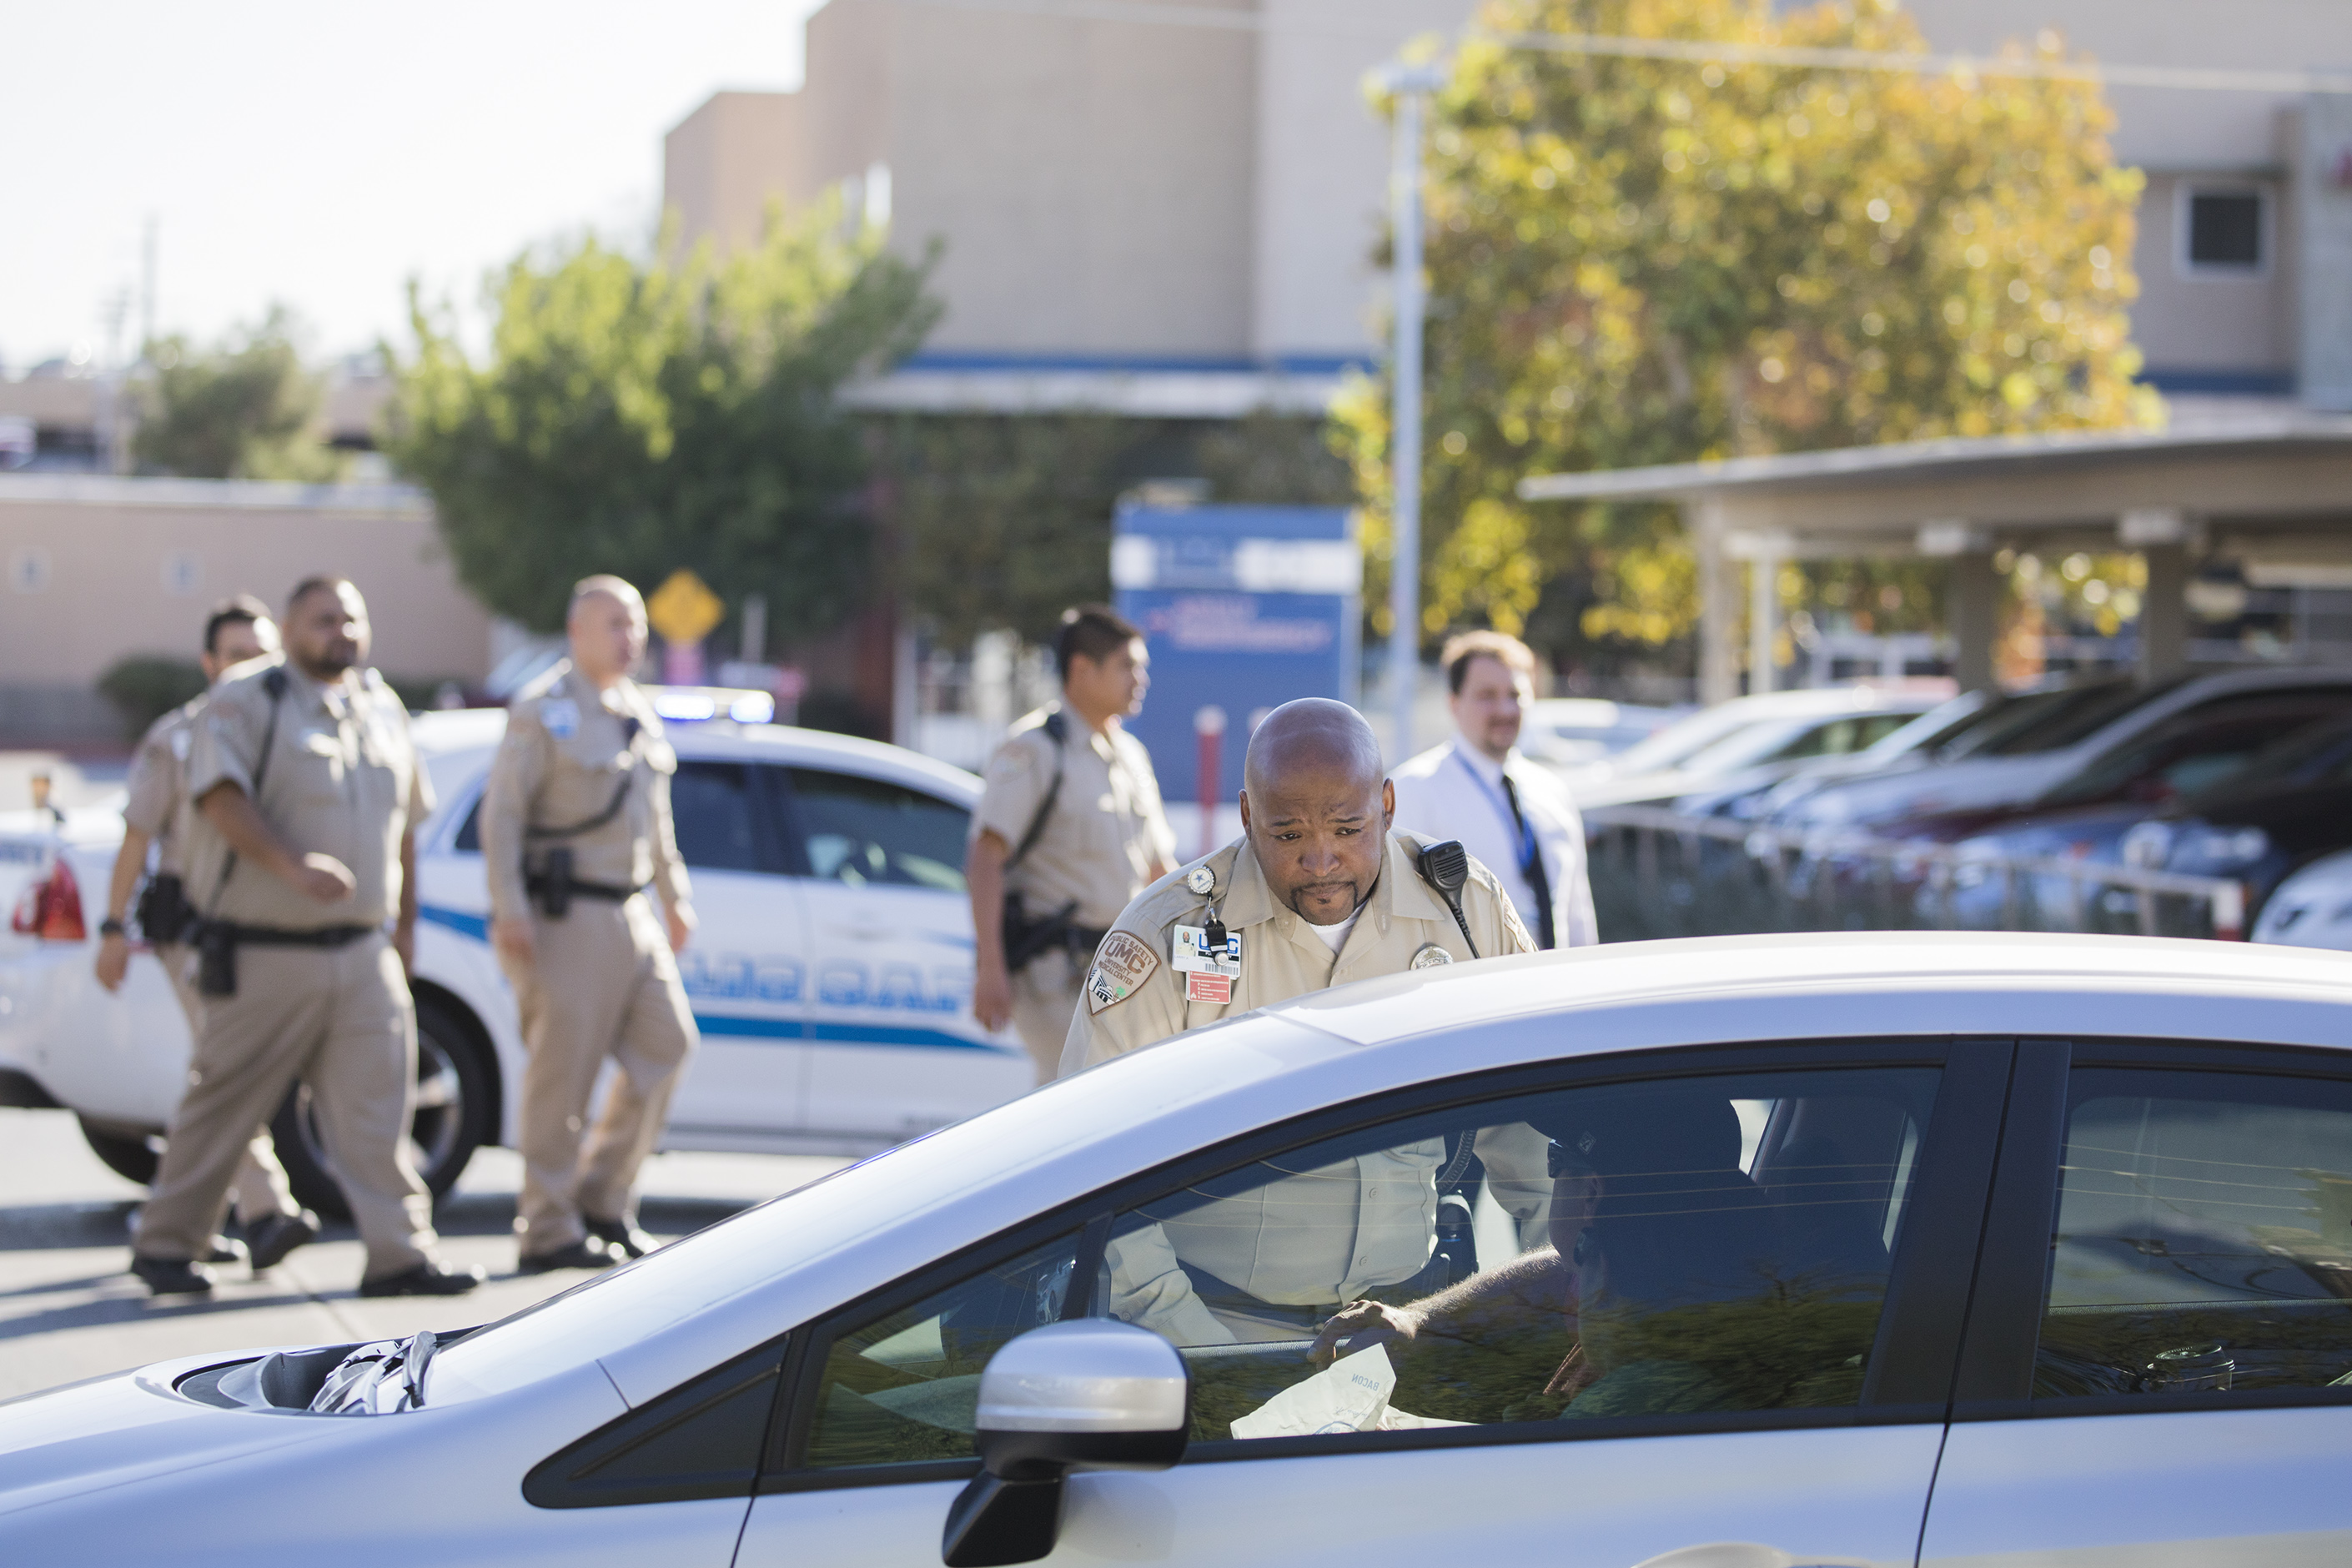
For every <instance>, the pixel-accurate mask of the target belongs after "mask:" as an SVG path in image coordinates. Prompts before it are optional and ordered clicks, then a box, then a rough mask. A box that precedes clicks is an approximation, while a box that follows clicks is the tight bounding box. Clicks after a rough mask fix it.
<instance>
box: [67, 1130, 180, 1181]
mask: <svg viewBox="0 0 2352 1568" xmlns="http://www.w3.org/2000/svg"><path fill="white" fill-rule="evenodd" d="M74 1120H76V1121H79V1122H80V1123H81V1137H82V1142H85V1143H87V1144H89V1152H91V1153H93V1154H95V1155H97V1156H98V1157H99V1159H100V1162H101V1163H104V1164H105V1166H106V1168H107V1169H108V1170H110V1171H111V1172H113V1173H115V1174H116V1175H118V1176H121V1178H123V1179H124V1180H125V1181H130V1182H137V1183H138V1184H141V1185H142V1186H144V1185H146V1184H148V1183H149V1182H152V1181H153V1180H154V1179H155V1170H156V1167H157V1166H159V1165H161V1164H162V1163H163V1151H162V1150H161V1149H159V1148H158V1147H157V1144H158V1143H159V1142H161V1140H160V1139H159V1138H158V1136H157V1135H156V1134H154V1133H152V1132H148V1131H142V1130H141V1129H138V1128H133V1127H119V1126H116V1125H115V1124H113V1123H111V1122H105V1121H91V1120H90V1119H89V1117H87V1116H78V1117H76V1118H75V1119H74Z"/></svg>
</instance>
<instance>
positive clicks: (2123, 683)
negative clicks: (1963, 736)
mask: <svg viewBox="0 0 2352 1568" xmlns="http://www.w3.org/2000/svg"><path fill="white" fill-rule="evenodd" d="M2183 679H2186V678H2185V677H2184V678H2183ZM2180 684H2181V682H2180V681H2179V680H2169V681H2162V682H2159V683H2158V684H2156V685H2153V686H2141V685H2138V684H2137V683H2135V682H2132V681H2128V680H2111V681H2099V682H2095V683H2094V684H2092V685H2088V686H2073V687H2068V688H2066V689H2064V690H2063V691H2052V692H2045V693H2043V694H2042V695H2044V696H2045V697H2047V698H2049V699H2050V700H2049V701H2048V702H2047V703H2043V704H2037V705H2035V706H2033V707H2032V708H2031V709H2027V710H2024V711H2021V712H2019V713H2017V714H2015V715H2014V716H2009V715H2004V716H2003V717H2002V718H2001V719H2000V720H1999V721H1995V722H1993V723H1990V724H1987V725H1986V726H1985V732H1984V733H1983V734H1982V735H1981V736H1972V737H1970V741H1971V742H1972V743H1970V744H1969V745H1966V746H1965V747H1963V748H1962V751H1963V752H1965V754H1967V755H1969V756H1978V757H2022V756H2031V755H2032V754H2033V753H2035V752H2054V751H2057V750H2058V749H2059V748H2060V747H2062V746H2071V745H2073V744H2074V742H2077V741H2081V740H2084V739H2087V738H2088V737H2090V736H2091V735H2093V734H2095V733H2097V732H2098V731H2100V730H2101V729H2103V728H2105V726H2106V725H2108V724H2111V723H2113V722H2114V721H2116V720H2117V719H2120V718H2122V717H2123V716H2124V715H2125V714H2126V713H2128V712H2130V711H2131V710H2134V709H2135V708H2137V707H2139V706H2141V705H2142V704H2143V703H2147V702H2153V701H2155V700H2157V699H2158V698H2159V697H2162V696H2164V695H2165V694H2166V693H2168V692H2169V691H2171V690H2173V689H2175V688H2176V687H2178V686H2179V685H2180Z"/></svg>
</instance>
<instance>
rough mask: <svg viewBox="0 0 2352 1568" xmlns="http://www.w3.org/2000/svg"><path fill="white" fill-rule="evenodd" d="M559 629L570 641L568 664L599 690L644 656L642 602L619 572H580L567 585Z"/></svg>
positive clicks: (644, 614)
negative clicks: (567, 608)
mask: <svg viewBox="0 0 2352 1568" xmlns="http://www.w3.org/2000/svg"><path fill="white" fill-rule="evenodd" d="M563 629H564V630H565V632H567V633H568V634H569V635H570V637H571V641H572V668H574V669H577V670H578V671H579V672H580V673H581V674H582V675H583V676H585V677H586V678H587V679H589V680H590V681H591V682H593V684H594V685H595V686H597V687H598V688H599V689H602V688H605V687H609V686H612V685H614V684H615V683H616V682H618V681H619V680H620V679H621V678H622V677H623V676H625V675H626V674H628V673H629V671H631V670H632V669H635V668H636V667H637V661H638V660H639V659H641V658H644V657H645V655H646V602H645V600H644V599H643V598H641V597H639V596H638V594H637V590H636V588H635V585H634V584H631V583H630V582H629V580H628V579H627V578H625V577H615V576H613V575H612V574H609V573H599V574H597V575H595V576H593V577H583V578H581V579H580V581H579V582H577V583H575V584H572V609H571V613H570V614H569V615H567V616H564V620H563Z"/></svg>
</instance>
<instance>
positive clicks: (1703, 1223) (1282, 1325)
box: [806, 1068, 1937, 1467]
mask: <svg viewBox="0 0 2352 1568" xmlns="http://www.w3.org/2000/svg"><path fill="white" fill-rule="evenodd" d="M1936 1083H1937V1071H1936V1069H1933V1068H1850V1069H1837V1070H1822V1071H1811V1072H1786V1073H1759V1074H1744V1075H1738V1076H1724V1077H1717V1078H1691V1079H1675V1080H1670V1081H1667V1082H1661V1083H1643V1084H1631V1085H1628V1084H1622V1083H1621V1084H1610V1085H1604V1086H1597V1087H1591V1088H1582V1089H1564V1090H1552V1091H1549V1092H1545V1093H1539V1094H1526V1095H1518V1096H1514V1097H1511V1098H1508V1099H1498V1100H1494V1101H1491V1102H1488V1103H1486V1104H1484V1105H1479V1106H1474V1107H1470V1108H1467V1109H1455V1110H1447V1111H1444V1112H1437V1113H1432V1112H1427V1111H1423V1112H1420V1113H1417V1114H1414V1115H1410V1116H1404V1117H1400V1118H1398V1119H1396V1120H1393V1121H1387V1122H1384V1123H1382V1124H1381V1125H1380V1126H1377V1127H1375V1128H1372V1129H1370V1130H1368V1131H1361V1132H1357V1133H1353V1134H1350V1135H1349V1136H1347V1137H1344V1138H1339V1139H1332V1140H1327V1141H1324V1142H1315V1143H1310V1144H1307V1145H1306V1146H1303V1147H1298V1148H1295V1149H1292V1150H1289V1151H1287V1152H1283V1153H1279V1154H1275V1155H1269V1156H1267V1157H1265V1158H1262V1159H1259V1160H1256V1161H1253V1162H1250V1163H1245V1164H1242V1165H1240V1166H1238V1167H1236V1168H1234V1169H1231V1170H1228V1171H1226V1172H1224V1173H1222V1174H1218V1175H1214V1176H1210V1177H1205V1178H1202V1179H1199V1180H1195V1181H1192V1182H1191V1183H1189V1184H1186V1185H1184V1186H1182V1187H1181V1188H1179V1189H1177V1190H1175V1191H1172V1192H1165V1193H1162V1194H1159V1195H1158V1196H1156V1197H1152V1198H1150V1199H1148V1200H1145V1201H1141V1202H1138V1203H1134V1204H1132V1205H1129V1206H1128V1207H1126V1208H1125V1209H1124V1210H1122V1211H1120V1212H1118V1213H1116V1214H1114V1215H1112V1216H1111V1218H1110V1222H1109V1226H1108V1231H1107V1232H1106V1233H1103V1234H1105V1236H1106V1237H1107V1239H1105V1240H1104V1241H1103V1242H1102V1243H1101V1244H1100V1256H1099V1259H1098V1260H1097V1258H1094V1257H1092V1256H1091V1255H1089V1254H1087V1252H1085V1251H1084V1249H1083V1248H1082V1247H1080V1246H1079V1243H1078V1241H1077V1239H1076V1237H1066V1238H1063V1239H1061V1240H1057V1241H1055V1242H1054V1243H1052V1244H1050V1245H1048V1246H1045V1247H1042V1248H1039V1249H1037V1250H1034V1251H1032V1252H1030V1253H1027V1254H1024V1256H1022V1257H1021V1258H1015V1259H1014V1260H1013V1261H1012V1262H1011V1263H1008V1264H1004V1265H1001V1266H998V1267H996V1268H988V1269H982V1270H976V1271H974V1272H973V1273H972V1274H971V1275H970V1276H969V1277H967V1278H966V1279H963V1280H961V1281H959V1282H957V1283H955V1284H953V1285H951V1286H949V1287H947V1288H945V1289H934V1290H932V1291H931V1292H930V1293H929V1294H927V1295H926V1296H924V1297H923V1299H922V1300H919V1301H916V1302H914V1303H913V1304H911V1305H908V1306H906V1307H903V1308H900V1309H898V1310H889V1311H884V1312H877V1313H876V1314H874V1315H872V1316H871V1317H869V1318H866V1319H863V1320H861V1321H852V1322H851V1323H850V1324H849V1325H848V1326H847V1327H845V1329H843V1330H841V1331H838V1332H837V1333H836V1334H835V1336H834V1337H833V1339H832V1340H831V1342H830V1348H829V1349H828V1350H827V1351H826V1352H825V1353H824V1363H823V1367H824V1370H823V1373H822V1378H821V1386H820V1387H819V1388H818V1389H817V1390H816V1391H815V1394H814V1415H813V1416H812V1427H811V1435H810V1438H809V1442H808V1445H807V1448H806V1454H807V1458H806V1463H808V1464H809V1465H811V1466H820V1467H822V1466H833V1465H844V1464H876V1463H885V1462H892V1461H903V1460H908V1459H913V1458H953V1457H959V1456H963V1455H968V1454H970V1453H971V1452H972V1451H973V1450H972V1447H971V1416H972V1411H973V1408H974V1404H975V1399H976V1391H977V1379H978V1374H979V1373H980V1371H981V1368H982V1365H983V1364H984V1363H985V1360H986V1356H985V1354H984V1353H982V1352H984V1351H991V1350H992V1349H993V1347H994V1346H995V1345H997V1344H1000V1343H1002V1342H1003V1340H1004V1339H1006V1338H1008V1337H1010V1335H1011V1333H1013V1332H1015V1331H1019V1329H1020V1328H1022V1327H1025V1326H1027V1325H1030V1324H1032V1323H1034V1322H1037V1321H1047V1319H1048V1318H1049V1316H1050V1315H1051V1314H1054V1313H1060V1314H1062V1315H1068V1316H1081V1315H1083V1316H1110V1317H1115V1318H1118V1319H1120V1320H1122V1321H1128V1322H1132V1323H1137V1324H1139V1325H1140V1326H1142V1327H1144V1328H1147V1329H1150V1330H1152V1331H1155V1332H1158V1333H1160V1334H1161V1335H1163V1336H1164V1337H1166V1338H1167V1339H1168V1340H1170V1341H1171V1342H1172V1343H1174V1344H1175V1345H1176V1346H1177V1347H1178V1348H1179V1349H1180V1350H1181V1352H1182V1353H1183V1355H1184V1357H1185V1360H1186V1362H1187V1363H1188V1364H1189V1365H1190V1367H1191V1369H1192V1378H1193V1429H1192V1437H1193V1439H1194V1440H1195V1441H1207V1442H1216V1441H1231V1440H1236V1439H1238V1440H1249V1439H1255V1438H1259V1437H1266V1436H1306V1435H1312V1434H1318V1433H1319V1434H1333V1433H1345V1432H1359V1431H1362V1432H1370V1431H1400V1430H1410V1429H1416V1428H1425V1427H1439V1426H1464V1425H1483V1424H1494V1423H1518V1422H1528V1423H1553V1422H1559V1421H1578V1420H1584V1419H1590V1418H1594V1417H1605V1416H1628V1415H1706V1414H1716V1413H1725V1412H1738V1411H1769V1410H1797V1409H1818V1408H1823V1407H1837V1406H1847V1405H1855V1404H1857V1403H1858V1402H1859V1400H1860V1398H1861V1395H1862V1391H1863V1388H1864V1379H1865V1378H1866V1377H1867V1375H1868V1373H1869V1362H1870V1357H1871V1354H1872V1352H1873V1349H1874V1342H1875V1338H1876V1333H1877V1327H1878V1320H1879V1313H1880V1307H1881V1305H1882V1303H1883V1301H1884V1300H1885V1294H1886V1286H1887V1279H1888V1275H1889V1272H1890V1268H1891V1263H1890V1259H1891V1258H1892V1255H1893V1251H1894V1249H1895V1246H1896V1244H1897V1241H1898V1238H1899V1237H1900V1235H1901V1231H1902V1226H1903V1221H1904V1216H1905V1214H1906V1209H1907V1206H1908V1203H1909V1198H1910V1194H1911V1184H1912V1177H1913V1172H1914V1168H1915V1165H1916V1158H1917V1155H1918V1151H1919V1147H1920V1139H1921V1135H1922V1130H1923V1129H1924V1128H1925V1127H1926V1126H1927V1117H1928V1112H1929V1110H1930V1105H1931V1101H1932V1100H1933V1097H1934V1094H1935V1089H1936ZM1335 1320H1337V1321H1336V1322H1335ZM1327 1324H1332V1325H1333V1327H1332V1328H1331V1330H1330V1331H1329V1332H1330V1338H1331V1342H1330V1344H1329V1345H1328V1347H1327V1351H1326V1352H1325V1353H1322V1354H1320V1355H1318V1351H1317V1343H1318V1332H1322V1331H1324V1327H1325V1325H1327ZM1403 1324H1411V1325H1413V1327H1414V1331H1413V1332H1412V1333H1411V1334H1410V1335H1409V1336H1402V1337H1391V1331H1392V1330H1393V1329H1394V1328H1395V1327H1397V1326H1398V1325H1403ZM877 1412H878V1413H877ZM1552 1429H1554V1430H1556V1429H1557V1428H1552Z"/></svg>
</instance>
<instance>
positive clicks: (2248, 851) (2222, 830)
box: [2180, 827, 2271, 870]
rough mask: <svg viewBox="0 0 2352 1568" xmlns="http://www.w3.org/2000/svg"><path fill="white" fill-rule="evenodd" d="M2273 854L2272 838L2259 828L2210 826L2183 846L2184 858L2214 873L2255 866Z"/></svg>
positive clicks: (2182, 854) (2182, 855) (2182, 853)
mask: <svg viewBox="0 0 2352 1568" xmlns="http://www.w3.org/2000/svg"><path fill="white" fill-rule="evenodd" d="M2270 852H2271V836H2270V835H2269V834H2267V833H2264V832H2263V830H2262V829H2261V828H2259V827H2209V828H2206V829H2205V830H2203V831H2202V832H2200V833H2198V834H2196V835H2195V836H2194V837H2192V838H2191V839H2190V840H2189V843H2187V844H2186V845H2183V846H2182V847H2181V851H2180V858H2182V859H2183V860H2188V861H2192V862H2194V863H2195V864H2197V865H2199V866H2200V867H2208V868H2212V869H2214V870H2234V869H2236V868H2238V867H2241V866H2251V865H2252V864H2253V863H2254V862H2255V861H2257V860H2259V859H2261V858H2263V856H2265V855H2267V854H2269V853H2270Z"/></svg>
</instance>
